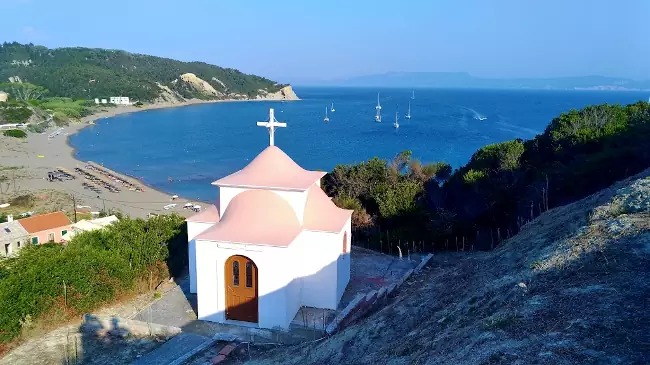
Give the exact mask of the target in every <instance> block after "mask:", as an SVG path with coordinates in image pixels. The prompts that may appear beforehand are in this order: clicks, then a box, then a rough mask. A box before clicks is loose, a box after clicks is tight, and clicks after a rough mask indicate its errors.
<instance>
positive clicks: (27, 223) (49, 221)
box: [18, 211, 72, 233]
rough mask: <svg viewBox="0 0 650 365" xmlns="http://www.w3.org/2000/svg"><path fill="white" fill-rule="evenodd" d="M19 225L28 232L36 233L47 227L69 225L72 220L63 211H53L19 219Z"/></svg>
mask: <svg viewBox="0 0 650 365" xmlns="http://www.w3.org/2000/svg"><path fill="white" fill-rule="evenodd" d="M18 222H19V223H20V225H22V226H23V228H25V230H26V231H27V232H29V233H36V232H40V231H45V230H48V229H53V228H59V227H63V226H69V225H70V224H71V223H72V222H70V219H68V217H66V215H65V214H63V212H61V211H59V212H54V213H47V214H41V215H35V216H33V217H29V218H23V219H19V220H18Z"/></svg>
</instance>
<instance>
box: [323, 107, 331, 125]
mask: <svg viewBox="0 0 650 365" xmlns="http://www.w3.org/2000/svg"><path fill="white" fill-rule="evenodd" d="M329 121H330V118H328V117H327V106H326V107H325V119H323V122H325V123H327V122H329Z"/></svg>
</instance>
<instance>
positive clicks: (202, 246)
mask: <svg viewBox="0 0 650 365" xmlns="http://www.w3.org/2000/svg"><path fill="white" fill-rule="evenodd" d="M286 249H287V248H286V247H269V246H253V245H242V244H231V243H225V242H213V241H203V240H197V241H196V266H197V289H198V300H197V301H198V319H200V320H205V321H211V322H218V323H224V322H226V316H225V310H226V285H225V280H224V279H225V275H231V272H230V270H228V272H227V271H226V267H225V263H226V261H227V260H228V258H229V257H231V256H233V255H241V256H245V257H248V258H249V259H251V260H252V261H253V262H254V263H255V265H256V266H257V270H258V271H257V274H258V281H257V289H258V326H259V327H260V328H270V329H272V328H285V329H286V328H289V325H290V323H291V320H293V317H294V316H295V313H293V314H292V315H291V316H290V317H289V316H288V315H287V311H286V308H287V307H288V306H290V303H287V298H288V295H287V292H288V290H289V288H290V287H291V286H292V281H293V280H292V276H291V275H289V272H290V270H289V269H288V268H289V267H290V266H289V265H290V261H289V258H288V257H287V255H286V252H287V251H286ZM296 311H297V310H296Z"/></svg>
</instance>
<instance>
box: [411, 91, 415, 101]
mask: <svg viewBox="0 0 650 365" xmlns="http://www.w3.org/2000/svg"><path fill="white" fill-rule="evenodd" d="M411 100H415V90H413V95H411Z"/></svg>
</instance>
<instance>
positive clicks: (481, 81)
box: [331, 72, 650, 90]
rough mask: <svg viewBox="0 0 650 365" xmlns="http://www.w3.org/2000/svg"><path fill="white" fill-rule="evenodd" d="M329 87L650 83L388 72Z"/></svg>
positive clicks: (627, 86)
mask: <svg viewBox="0 0 650 365" xmlns="http://www.w3.org/2000/svg"><path fill="white" fill-rule="evenodd" d="M331 84H335V85H341V86H359V87H409V88H411V87H415V88H419V87H437V88H481V89H538V90H650V80H645V81H637V80H630V79H625V78H620V77H604V76H582V77H555V78H512V79H495V78H483V77H476V76H473V75H470V74H469V73H466V72H389V73H385V74H378V75H366V76H358V77H353V78H350V79H346V80H339V81H332V82H331Z"/></svg>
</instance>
